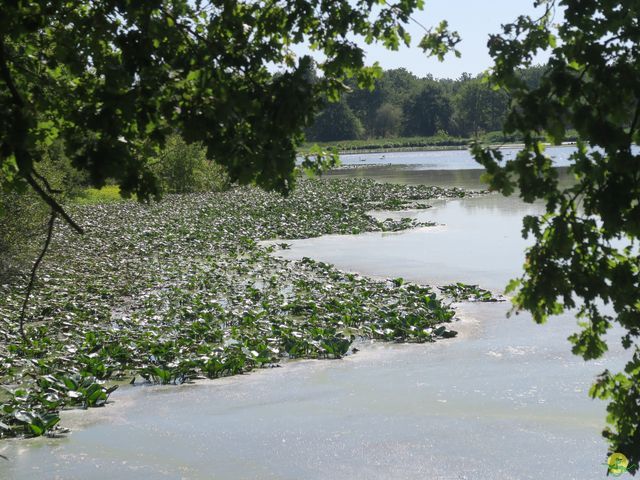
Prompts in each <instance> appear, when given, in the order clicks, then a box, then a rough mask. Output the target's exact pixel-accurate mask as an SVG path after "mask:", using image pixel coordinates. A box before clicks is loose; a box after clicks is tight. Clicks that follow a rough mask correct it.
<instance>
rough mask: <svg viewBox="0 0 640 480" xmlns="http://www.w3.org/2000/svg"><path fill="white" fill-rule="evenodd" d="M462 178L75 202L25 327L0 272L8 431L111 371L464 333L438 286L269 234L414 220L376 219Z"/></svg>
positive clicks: (117, 378)
mask: <svg viewBox="0 0 640 480" xmlns="http://www.w3.org/2000/svg"><path fill="white" fill-rule="evenodd" d="M464 195H466V193H465V192H463V191H461V190H458V189H442V188H435V187H424V186H420V187H412V186H399V185H389V184H378V183H374V182H372V181H369V180H330V181H326V180H304V181H301V182H300V184H299V186H298V188H297V189H296V191H295V192H294V193H293V194H292V195H291V196H290V197H288V198H283V197H281V196H279V195H277V194H272V193H267V192H264V191H262V190H258V189H254V188H235V189H233V190H231V191H228V192H224V193H208V194H190V195H173V196H168V197H167V198H166V199H165V200H163V201H162V202H160V203H156V204H150V205H144V204H139V203H137V202H113V203H108V204H103V205H90V206H74V207H72V208H73V209H74V215H75V216H76V218H78V219H79V220H80V221H81V223H82V224H83V225H84V226H85V227H86V230H87V233H86V235H85V236H83V237H79V236H77V235H75V234H73V232H72V231H71V230H69V229H68V228H66V227H64V228H60V229H59V230H57V232H56V233H55V236H54V238H53V241H52V249H51V253H50V255H49V256H48V257H47V258H46V260H45V262H44V263H43V267H42V271H41V273H40V275H39V277H38V280H37V288H36V291H35V292H34V296H33V301H32V302H31V304H30V306H29V311H28V318H29V322H28V323H27V328H26V330H27V337H28V339H29V340H28V341H24V340H23V339H22V338H21V337H20V335H19V334H18V332H17V324H16V318H17V311H18V308H17V306H18V305H19V304H20V301H21V299H22V294H23V289H24V283H26V279H24V278H23V279H21V282H22V283H21V282H19V281H12V282H7V283H6V284H4V285H0V338H1V339H2V340H1V341H0V382H1V383H2V384H3V385H4V386H6V387H7V388H8V390H7V392H6V393H4V394H3V393H0V403H1V405H0V437H6V436H15V435H42V434H46V433H48V432H51V431H55V429H56V428H58V422H59V412H60V410H62V409H64V408H72V407H80V408H88V407H98V406H103V405H105V404H106V402H107V400H108V398H109V395H110V394H111V393H112V392H113V390H114V389H115V387H116V385H117V383H116V382H124V381H130V383H139V382H151V383H158V384H180V383H184V382H189V381H193V380H195V379H198V378H219V377H224V376H229V375H237V374H242V373H245V372H248V371H250V370H252V369H255V368H261V367H268V366H272V365H276V364H278V363H279V362H281V361H283V360H287V359H292V358H328V359H329V358H330V359H338V358H341V357H343V356H345V355H348V354H349V352H350V349H351V346H352V343H353V341H354V340H356V339H358V338H370V339H376V340H380V341H395V342H431V341H435V340H436V339H437V338H447V337H451V336H453V335H455V333H454V332H452V331H451V330H450V329H449V328H448V327H447V326H446V324H447V323H448V322H451V321H452V319H453V317H454V311H453V310H452V309H451V308H449V307H448V306H447V305H445V304H443V303H442V302H441V301H440V300H438V298H437V297H436V295H435V293H434V292H433V291H432V290H431V289H430V288H428V287H425V286H420V285H414V284H411V283H407V282H404V281H402V280H401V279H395V280H387V281H381V280H373V279H369V278H366V277H363V276H360V275H356V274H351V273H345V272H342V271H340V270H337V269H336V268H334V267H332V266H331V265H328V264H326V263H322V262H316V261H313V260H311V259H308V258H305V259H303V260H301V261H288V260H284V259H281V258H277V257H275V256H273V255H272V253H273V252H274V251H275V250H276V248H286V243H284V242H282V241H280V240H279V241H278V242H276V245H270V246H261V245H260V244H259V243H258V242H259V241H260V240H267V239H281V240H284V239H293V238H304V237H310V236H318V235H322V234H334V233H358V232H363V231H385V230H397V229H406V228H412V227H414V226H416V225H420V224H418V223H416V222H415V221H413V220H407V219H403V220H399V221H393V220H391V221H390V220H387V221H385V222H380V221H378V220H376V219H374V218H373V217H372V216H370V215H368V214H367V212H368V211H370V210H372V209H374V208H378V209H379V208H394V209H402V208H403V207H404V205H405V204H410V203H411V202H415V201H418V200H428V199H431V198H443V197H445V198H446V197H461V196H464Z"/></svg>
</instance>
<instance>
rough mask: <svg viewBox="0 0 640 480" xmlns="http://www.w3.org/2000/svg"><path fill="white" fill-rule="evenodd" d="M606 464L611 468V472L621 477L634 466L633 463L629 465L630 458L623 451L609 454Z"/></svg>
mask: <svg viewBox="0 0 640 480" xmlns="http://www.w3.org/2000/svg"><path fill="white" fill-rule="evenodd" d="M606 465H607V468H608V469H609V473H610V474H611V475H613V476H614V477H619V476H620V475H622V474H623V473H626V472H628V471H629V470H630V469H632V468H633V467H634V466H633V465H631V466H629V459H628V458H627V457H625V456H624V455H623V454H622V453H613V454H611V455H609V458H608V459H607V463H606Z"/></svg>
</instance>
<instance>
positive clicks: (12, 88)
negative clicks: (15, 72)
mask: <svg viewBox="0 0 640 480" xmlns="http://www.w3.org/2000/svg"><path fill="white" fill-rule="evenodd" d="M0 74H1V75H2V79H3V80H4V83H6V84H7V87H8V88H9V92H11V96H12V97H13V102H14V103H15V104H16V106H17V107H18V108H22V107H24V100H23V99H22V96H20V92H18V89H17V88H16V84H15V83H14V82H13V77H12V76H11V71H10V70H9V65H7V58H6V57H5V53H4V37H1V36H0Z"/></svg>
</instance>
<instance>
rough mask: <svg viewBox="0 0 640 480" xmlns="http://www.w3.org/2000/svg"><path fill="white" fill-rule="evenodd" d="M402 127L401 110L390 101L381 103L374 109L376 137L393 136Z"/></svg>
mask: <svg viewBox="0 0 640 480" xmlns="http://www.w3.org/2000/svg"><path fill="white" fill-rule="evenodd" d="M401 127H402V110H401V109H400V108H399V107H397V106H395V105H391V104H390V103H385V104H383V105H382V106H381V107H380V108H378V110H376V116H375V119H374V132H375V134H376V136H377V137H383V138H385V137H393V136H396V135H397V134H398V133H399V132H400V128H401Z"/></svg>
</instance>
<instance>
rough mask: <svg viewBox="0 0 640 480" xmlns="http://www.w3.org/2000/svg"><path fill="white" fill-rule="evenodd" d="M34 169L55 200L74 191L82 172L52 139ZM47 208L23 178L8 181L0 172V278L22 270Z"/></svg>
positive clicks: (82, 182) (37, 244) (81, 183)
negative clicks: (51, 142)
mask: <svg viewBox="0 0 640 480" xmlns="http://www.w3.org/2000/svg"><path fill="white" fill-rule="evenodd" d="M41 158H42V160H41V161H39V162H38V163H37V164H36V171H37V172H38V173H39V174H40V175H41V176H42V177H44V178H46V179H47V182H48V184H49V186H50V187H51V188H52V189H53V190H59V191H61V192H62V193H59V194H55V196H56V198H57V199H58V200H59V201H64V200H65V199H66V198H70V197H73V196H76V195H78V194H79V193H80V192H82V191H83V190H84V188H85V186H86V183H87V180H86V175H85V174H84V173H83V172H80V171H78V170H76V169H75V168H74V167H73V166H72V165H71V162H70V160H69V158H68V157H67V156H66V155H65V153H64V144H63V143H62V142H61V141H55V142H54V143H53V144H52V145H50V146H49V147H47V149H46V150H44V151H43V152H42V154H41ZM48 215H49V208H48V207H47V206H46V205H45V203H44V202H43V201H42V199H41V198H40V197H39V196H38V195H37V194H36V193H35V192H34V191H33V190H32V189H31V188H29V187H28V186H27V185H26V183H25V182H17V183H15V182H14V183H11V184H10V183H9V182H8V181H7V179H6V178H5V177H4V176H2V174H1V173H0V281H1V280H2V279H5V278H7V277H8V276H10V275H13V274H16V273H19V272H25V271H26V268H27V267H28V266H29V265H30V264H31V262H32V261H33V260H34V259H35V257H36V256H37V252H38V250H39V249H40V248H41V247H42V242H43V241H44V235H45V230H46V228H45V227H46V223H47V219H48Z"/></svg>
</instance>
